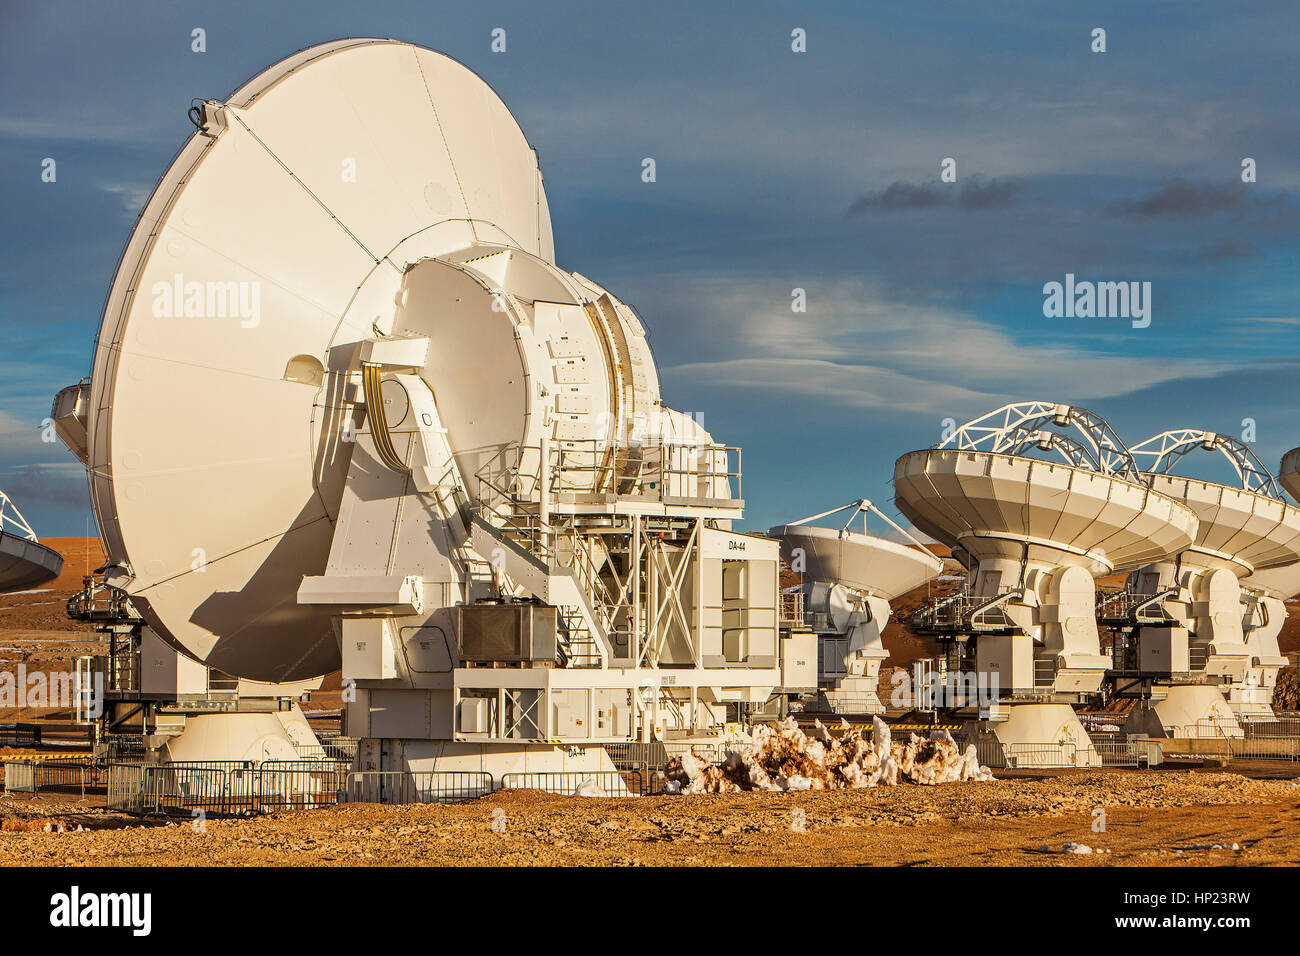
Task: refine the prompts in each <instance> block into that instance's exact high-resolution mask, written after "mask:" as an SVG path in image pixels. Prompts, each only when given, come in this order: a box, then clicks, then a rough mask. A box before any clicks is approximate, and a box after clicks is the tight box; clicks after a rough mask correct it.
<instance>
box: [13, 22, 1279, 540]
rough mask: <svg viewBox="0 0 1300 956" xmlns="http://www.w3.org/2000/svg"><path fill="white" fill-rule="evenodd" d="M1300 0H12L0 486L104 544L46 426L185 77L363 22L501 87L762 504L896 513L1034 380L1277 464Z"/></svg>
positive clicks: (1116, 420)
mask: <svg viewBox="0 0 1300 956" xmlns="http://www.w3.org/2000/svg"><path fill="white" fill-rule="evenodd" d="M1298 19H1300V13H1297V11H1296V8H1295V7H1294V5H1293V4H1289V3H1283V2H1278V3H1249V2H1247V3H1234V4H1222V3H1190V2H1180V3H1172V2H1170V3H1161V2H1149V3H1143V4H1141V5H1135V4H1132V3H1113V4H1107V3H1092V4H1076V5H1071V6H1069V7H1068V8H1067V7H1063V6H1059V5H1049V4H1042V3H1030V2H998V3H962V4H956V3H954V4H951V5H945V4H885V3H860V2H858V3H826V4H815V5H811V6H809V5H804V4H784V5H782V4H764V3H750V4H746V5H744V6H743V8H742V7H739V6H737V5H734V4H700V3H681V4H677V3H664V2H656V3H654V4H647V5H641V6H639V7H630V8H626V9H623V8H620V7H617V6H614V5H608V4H597V3H590V4H565V3H558V2H557V3H547V4H538V3H535V2H527V3H492V2H485V3H480V4H474V5H465V4H456V5H452V4H437V3H431V2H427V0H424V2H418V3H415V2H412V3H376V4H372V5H366V4H356V3H346V4H345V3H333V2H328V0H313V2H309V3H308V2H301V3H267V2H261V3H254V2H241V0H235V2H222V3H215V2H210V3H187V2H166V3H163V2H158V3H149V2H138V3H113V2H107V0H92V2H79V0H75V2H74V0H60V2H45V3H38V2H28V0H0V172H2V173H3V178H2V179H0V221H2V222H3V231H2V232H0V487H3V488H5V489H6V490H7V491H8V492H9V493H10V494H11V495H13V496H14V498H15V499H16V500H17V501H18V503H19V505H20V507H22V509H23V511H24V513H25V514H26V515H27V517H28V519H29V520H30V521H31V522H32V524H33V525H34V526H35V527H36V528H37V531H38V532H39V533H40V534H42V535H47V536H49V535H60V534H80V533H82V530H83V528H84V527H85V523H86V518H87V516H88V515H89V504H88V499H87V495H86V491H85V481H84V477H83V476H82V474H81V471H80V468H79V466H78V465H77V464H76V463H75V462H73V461H72V460H71V458H70V456H69V455H68V453H67V452H66V451H64V450H63V448H62V446H61V445H57V444H55V445H50V444H45V443H42V442H41V440H40V433H39V424H40V421H41V419H43V418H44V417H45V416H46V415H47V414H48V411H49V405H50V400H51V398H52V397H53V395H54V393H55V391H57V390H58V389H59V388H60V387H62V386H64V385H68V384H72V383H74V382H76V381H77V380H78V379H79V378H80V377H81V376H83V375H85V374H86V373H87V371H88V367H89V361H90V355H91V349H92V344H93V340H94V335H95V331H96V329H97V328H98V324H99V318H100V311H101V308H102V305H103V299H104V295H105V292H106V290H107V288H108V284H109V282H110V280H111V278H112V274H113V271H114V269H115V267H116V262H117V257H118V255H119V254H120V252H121V248H122V245H123V243H124V242H125V241H126V238H127V236H128V235H129V233H130V230H131V227H132V225H133V223H134V220H135V217H136V214H137V213H138V211H139V209H140V207H141V205H142V204H143V202H144V200H145V199H146V198H147V196H148V194H149V191H150V190H151V189H152V186H153V184H154V182H155V181H156V180H157V178H158V176H159V175H160V174H161V173H162V171H163V169H164V168H165V167H166V165H167V164H168V162H169V161H170V159H171V157H172V155H173V154H174V153H175V151H176V150H177V148H178V147H179V146H180V145H181V144H182V142H183V141H184V139H185V138H186V137H187V136H188V134H189V132H190V130H191V126H190V124H189V121H188V120H187V119H186V116H185V111H186V109H187V108H188V107H189V104H190V100H191V98H193V97H195V96H202V97H220V98H224V97H225V96H226V95H227V94H228V93H229V92H230V91H231V90H233V89H234V88H235V87H237V86H238V85H239V84H240V83H242V82H243V81H244V80H245V79H246V78H248V77H250V76H252V75H254V74H256V73H258V72H259V71H260V70H262V69H263V68H264V67H266V66H267V65H269V64H271V63H273V62H274V61H276V60H279V59H281V58H282V57H284V56H286V55H288V54H289V53H291V52H293V51H294V50H297V49H299V48H301V47H303V46H307V45H310V44H312V43H316V42H320V41H323V40H327V39H332V38H335V37H339V36H349V35H365V36H392V37H397V38H400V39H405V40H410V41H412V42H417V43H421V44H424V45H426V46H429V47H432V48H434V49H437V50H441V51H443V52H445V53H448V54H450V55H452V56H454V57H456V58H457V59H459V60H461V61H462V62H464V63H466V64H467V65H468V66H470V67H471V68H473V69H474V70H476V71H477V72H478V73H479V74H480V75H482V76H483V77H484V78H485V79H486V80H487V81H488V82H490V83H491V84H492V85H493V86H494V88H495V89H496V90H497V92H498V93H500V95H501V96H502V98H503V99H504V100H505V102H506V104H507V105H508V106H509V107H510V109H511V110H512V112H513V113H514V115H515V117H516V118H517V119H518V120H519V123H520V125H521V126H522V127H523V130H524V132H525V134H526V135H527V136H528V138H529V140H530V141H531V142H532V143H533V144H534V145H535V146H536V147H537V149H538V150H539V152H540V155H541V160H542V168H543V171H544V172H545V175H546V181H547V189H548V195H549V198H550V205H551V213H552V220H553V223H554V231H555V237H556V253H557V260H558V262H559V264H560V265H561V266H563V267H565V268H568V269H574V270H578V271H581V272H582V273H584V274H585V275H589V276H591V277H592V278H593V279H595V280H597V281H598V282H601V283H602V284H604V285H606V286H608V287H609V288H610V289H611V290H612V291H614V292H615V293H616V294H617V295H619V296H620V297H622V298H623V299H624V300H626V301H628V302H630V303H632V304H633V305H634V306H635V307H636V308H637V310H638V311H639V312H640V314H641V316H642V318H643V319H644V320H645V322H646V325H647V326H648V328H649V330H650V334H651V341H652V344H653V346H654V349H655V353H656V356H657V358H658V361H659V363H660V366H661V369H662V375H663V379H664V390H665V397H666V399H667V401H668V402H669V403H670V404H672V405H673V406H675V407H677V408H680V409H682V410H683V411H688V412H692V413H695V414H698V415H700V416H701V418H702V420H703V423H704V425H705V426H706V427H707V428H709V429H710V430H711V431H712V432H713V433H714V435H715V437H716V438H717V439H719V440H721V441H725V442H727V443H728V444H739V445H743V446H744V449H745V455H744V466H745V481H744V495H745V498H746V499H747V502H748V509H747V521H746V524H747V525H748V526H750V527H754V528H765V527H767V526H769V525H771V524H774V523H777V522H780V521H784V520H789V519H793V518H796V517H802V516H803V515H805V514H809V513H812V512H814V511H821V510H824V509H826V508H829V507H832V506H834V505H837V504H840V503H842V502H844V501H846V500H849V499H851V498H856V497H862V496H866V497H870V498H873V499H875V500H877V501H878V502H879V503H880V504H881V505H882V506H886V505H888V501H889V498H890V497H891V494H890V488H889V479H890V476H891V474H892V465H893V461H894V459H895V458H896V457H898V455H900V454H902V453H904V452H906V451H909V450H912V449H914V448H918V447H923V446H925V445H928V444H930V443H931V442H933V441H935V440H937V438H938V437H939V430H940V428H941V423H942V421H943V419H945V418H953V419H955V420H957V421H959V422H960V421H965V420H967V419H970V418H974V417H976V416H978V415H980V414H982V413H983V412H985V411H987V410H989V409H991V408H993V407H996V406H997V405H999V404H1002V403H1003V402H1006V401H1011V400H1016V399H1048V400H1059V401H1067V402H1072V403H1075V404H1082V405H1086V406H1087V407H1089V408H1092V409H1093V410H1095V411H1097V412H1099V413H1100V414H1102V415H1104V416H1106V417H1107V418H1108V419H1109V420H1110V421H1111V423H1112V424H1113V425H1114V426H1115V428H1116V429H1117V431H1119V433H1120V434H1121V435H1122V436H1124V437H1126V438H1128V439H1130V440H1132V441H1133V442H1137V441H1139V440H1141V439H1142V438H1145V437H1146V436H1148V435H1150V434H1152V433H1154V432H1157V431H1160V430H1162V429H1164V428H1170V427H1174V426H1194V427H1206V428H1211V429H1215V430H1218V431H1223V432H1227V433H1230V434H1233V435H1240V433H1241V431H1242V424H1241V423H1242V420H1243V419H1246V418H1250V419H1253V420H1254V421H1255V422H1256V430H1257V431H1256V434H1257V443H1256V445H1255V446H1254V447H1255V450H1256V452H1257V453H1258V454H1259V456H1260V457H1261V458H1262V459H1263V460H1264V462H1265V463H1266V464H1267V465H1269V466H1270V467H1276V463H1277V461H1278V459H1279V457H1280V456H1281V454H1282V453H1283V452H1284V451H1286V450H1287V449H1289V448H1292V447H1294V446H1296V445H1300V414H1297V412H1298V411H1300V394H1297V391H1298V390H1297V388H1296V382H1297V371H1300V280H1298V279H1297V276H1296V270H1295V263H1296V254H1297V251H1300V232H1298V231H1297V226H1300V123H1298V122H1297V119H1298V118H1300V117H1298V116H1297V112H1298V111H1300V105H1298V104H1297V103H1296V101H1295V97H1294V90H1295V89H1297V87H1300V82H1298V81H1300V65H1298V64H1297V60H1296V57H1295V55H1294V51H1295V48H1296V43H1297V39H1300V37H1298V36H1297V32H1298V31H1297V29H1296V27H1297V20H1298ZM195 27H202V28H203V29H204V30H206V33H207V52H205V53H193V52H191V50H190V32H191V30H192V29H193V28H195ZM495 27H501V28H504V29H505V30H506V36H507V50H506V52H505V53H503V54H494V53H492V52H491V50H490V41H491V31H492V30H493V28H495ZM796 27H799V28H803V29H804V30H805V31H806V33H807V52H806V53H802V54H796V53H794V52H792V51H791V49H790V43H791V40H790V34H791V30H793V29H794V28H796ZM1096 27H1102V28H1104V29H1105V30H1106V31H1107V33H1106V40H1107V51H1106V52H1105V53H1093V52H1091V50H1090V43H1091V31H1092V30H1093V29H1094V28H1096ZM647 156H651V157H654V158H655V160H656V165H657V181H656V182H655V183H652V184H647V183H643V182H642V181H641V177H640V173H641V160H642V159H643V158H644V157H647ZM45 157H53V158H55V159H56V161H57V163H58V167H57V170H58V179H57V182H55V183H42V182H41V177H40V173H41V161H42V159H43V158H45ZM945 157H952V158H954V159H955V160H956V161H957V182H955V183H941V182H940V181H939V172H940V163H941V161H942V160H943V159H944V158H945ZM1243 157H1251V158H1253V159H1254V160H1255V161H1256V164H1257V170H1258V175H1257V182H1255V183H1251V184H1245V183H1242V181H1241V175H1240V173H1241V161H1242V159H1243ZM1066 273H1074V274H1075V275H1076V276H1078V277H1079V278H1080V279H1091V280H1094V281H1118V280H1132V281H1149V282H1151V284H1152V323H1151V326H1150V327H1149V328H1145V329H1134V328H1132V327H1131V325H1130V323H1129V322H1127V321H1125V320H1117V319H1097V318H1076V319H1064V318H1062V319H1047V318H1044V316H1043V310H1042V304H1043V293H1042V287H1043V284H1044V283H1046V282H1051V281H1062V280H1063V278H1064V276H1065V274H1066ZM795 288H802V289H804V290H805V291H806V295H807V302H808V309H807V312H806V313H802V314H797V313H794V312H792V311H791V308H790V302H791V292H792V290H793V289H795ZM887 510H890V511H892V505H888V507H887Z"/></svg>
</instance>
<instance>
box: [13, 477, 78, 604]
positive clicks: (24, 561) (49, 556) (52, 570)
mask: <svg viewBox="0 0 1300 956" xmlns="http://www.w3.org/2000/svg"><path fill="white" fill-rule="evenodd" d="M62 570H63V555H61V554H59V552H57V551H55V550H54V549H53V548H47V547H46V546H45V545H43V544H41V543H40V542H39V541H37V540H36V532H34V531H33V530H32V526H31V525H29V524H28V523H27V519H26V518H24V517H23V515H22V512H20V511H19V510H18V506H17V505H15V504H14V503H13V500H12V499H10V497H9V496H8V495H6V494H5V493H4V491H0V594H4V593H7V592H10V591H25V590H27V589H29V588H37V587H40V586H41V585H42V584H47V583H49V582H50V581H53V580H54V579H55V578H57V577H58V576H59V573H60V572H61V571H62Z"/></svg>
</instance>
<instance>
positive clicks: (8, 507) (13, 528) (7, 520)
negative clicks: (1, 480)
mask: <svg viewBox="0 0 1300 956" xmlns="http://www.w3.org/2000/svg"><path fill="white" fill-rule="evenodd" d="M0 532H4V533H5V534H18V535H20V536H21V537H24V538H26V539H27V540H28V541H35V540H36V532H35V531H33V530H32V526H31V525H29V524H28V523H27V519H26V518H24V517H23V513H22V512H21V511H19V510H18V506H17V505H16V504H14V502H13V499H12V498H10V497H9V496H8V495H7V494H5V493H4V492H3V491H0Z"/></svg>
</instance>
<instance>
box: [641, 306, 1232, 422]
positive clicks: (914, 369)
mask: <svg viewBox="0 0 1300 956" xmlns="http://www.w3.org/2000/svg"><path fill="white" fill-rule="evenodd" d="M712 281H713V282H714V287H713V288H709V289H703V288H699V287H698V285H697V286H695V287H694V288H693V289H692V293H693V294H691V300H692V301H693V302H696V303H707V306H706V308H707V310H708V315H707V316H706V317H704V318H703V319H702V321H703V322H705V323H706V324H707V325H708V326H709V327H710V328H713V329H715V330H717V333H718V335H719V338H720V340H722V341H726V342H727V343H729V345H731V346H739V347H740V349H741V350H742V351H743V352H744V353H745V354H743V355H741V356H740V357H736V358H727V359H723V360H718V361H699V362H689V363H685V364H680V365H676V366H673V367H671V368H668V369H665V377H666V378H669V379H671V380H673V381H691V382H692V383H693V384H694V385H695V386H696V387H711V386H712V387H726V388H735V389H750V390H764V389H767V390H775V391H780V392H785V393H789V394H797V395H800V396H805V397H808V398H810V399H813V400H815V401H817V402H819V403H824V404H829V405H836V406H840V407H845V408H880V409H894V410H897V411H904V412H930V413H940V414H945V415H947V414H951V415H955V416H959V415H961V414H963V412H964V411H970V412H972V413H974V412H976V411H980V410H983V409H984V408H985V407H993V406H996V405H998V404H1002V403H1004V402H1007V401H1011V400H1018V399H1059V400H1063V401H1085V400H1090V399H1105V398H1112V397H1116V396H1120V395H1127V394H1129V393H1131V392H1134V391H1137V390H1139V389H1142V388H1149V387H1151V386H1154V385H1158V384H1160V383H1161V382H1169V381H1173V380H1177V379H1195V378H1208V377H1213V376H1216V375H1220V374H1223V373H1225V372H1227V371H1229V370H1231V369H1233V368H1235V367H1236V364H1235V363H1233V362H1232V361H1230V360H1223V359H1208V358H1178V357H1175V356H1166V357H1164V358H1162V360H1161V361H1160V362H1158V363H1153V362H1150V361H1149V360H1147V359H1146V358H1144V357H1142V356H1141V355H1138V354H1134V351H1133V349H1132V348H1129V349H1127V350H1125V349H1123V348H1117V349H1115V350H1114V351H1103V350H1095V349H1084V348H1080V347H1076V346H1071V345H1066V344H1052V345H1040V344H1031V343H1028V342H1025V341H1022V340H1020V339H1018V338H1017V337H1015V336H1014V335H1013V334H1011V333H1010V332H1009V331H1007V330H1006V329H1003V328H1001V327H999V326H996V325H993V324H991V323H989V322H986V321H984V320H981V319H978V318H974V317H972V316H970V315H968V314H966V313H963V312H961V311H957V310H948V309H938V308H930V307H923V306H916V305H911V304H908V303H905V302H898V301H893V300H890V299H888V298H886V297H884V296H882V295H881V294H880V293H879V292H878V291H877V290H876V289H875V288H874V287H873V286H871V285H870V284H868V283H861V282H851V281H850V282H843V283H838V284H836V285H834V286H831V287H829V288H826V287H822V288H819V289H817V290H814V291H812V292H810V295H811V296H812V298H811V299H810V301H811V302H812V303H814V305H811V306H810V311H809V313H807V314H796V313H793V312H792V311H791V310H790V306H789V304H788V302H789V300H788V298H780V297H778V296H777V295H775V294H768V291H767V290H764V289H755V288H752V287H747V286H739V285H736V284H731V283H727V282H726V281H725V280H712ZM685 285H686V284H683V286H684V287H685ZM1135 334H1141V333H1135Z"/></svg>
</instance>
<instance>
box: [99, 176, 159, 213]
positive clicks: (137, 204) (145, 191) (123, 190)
mask: <svg viewBox="0 0 1300 956" xmlns="http://www.w3.org/2000/svg"><path fill="white" fill-rule="evenodd" d="M99 188H100V189H102V190H103V191H104V192H106V193H109V194H110V195H113V196H117V197H118V198H120V199H121V200H122V211H123V212H125V213H128V214H129V215H130V217H131V218H132V219H134V218H135V216H136V215H137V214H138V213H139V212H140V210H142V209H143V208H144V204H145V203H146V202H148V201H149V196H150V194H151V193H152V192H153V185H152V184H145V183H118V182H111V183H100V184H99Z"/></svg>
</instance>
